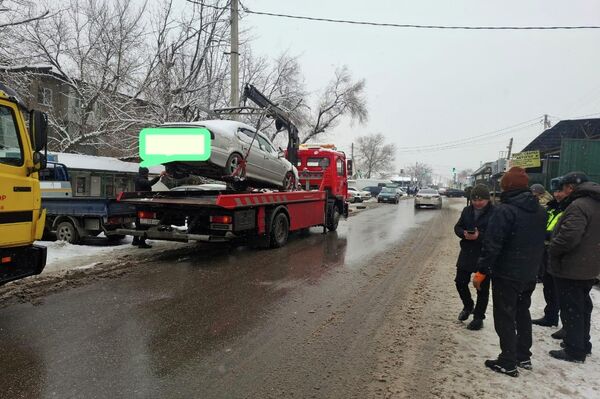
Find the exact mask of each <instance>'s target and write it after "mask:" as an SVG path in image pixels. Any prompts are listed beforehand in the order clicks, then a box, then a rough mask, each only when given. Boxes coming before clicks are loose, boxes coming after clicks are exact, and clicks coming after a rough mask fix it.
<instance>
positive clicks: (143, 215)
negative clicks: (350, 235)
mask: <svg viewBox="0 0 600 399" xmlns="http://www.w3.org/2000/svg"><path fill="white" fill-rule="evenodd" d="M137 215H138V218H139V219H156V212H150V211H138V213H137Z"/></svg>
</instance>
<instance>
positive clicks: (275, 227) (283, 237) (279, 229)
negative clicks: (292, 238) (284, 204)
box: [271, 212, 290, 248]
mask: <svg viewBox="0 0 600 399" xmlns="http://www.w3.org/2000/svg"><path fill="white" fill-rule="evenodd" d="M289 234H290V222H289V220H288V218H287V216H286V215H285V213H283V212H279V213H278V214H277V215H275V217H274V218H273V223H272V224H271V248H281V247H283V246H284V245H285V244H286V243H287V240H288V236H289Z"/></svg>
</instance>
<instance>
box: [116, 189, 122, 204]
mask: <svg viewBox="0 0 600 399" xmlns="http://www.w3.org/2000/svg"><path fill="white" fill-rule="evenodd" d="M121 198H123V191H121V192H120V193H119V194H117V202H119V201H121Z"/></svg>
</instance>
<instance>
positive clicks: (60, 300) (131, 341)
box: [0, 200, 440, 398]
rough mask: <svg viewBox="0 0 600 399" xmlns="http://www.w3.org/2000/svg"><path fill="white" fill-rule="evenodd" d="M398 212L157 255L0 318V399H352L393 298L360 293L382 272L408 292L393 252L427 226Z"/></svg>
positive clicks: (372, 287) (396, 208)
mask: <svg viewBox="0 0 600 399" xmlns="http://www.w3.org/2000/svg"><path fill="white" fill-rule="evenodd" d="M412 204H413V202H412V200H405V201H402V202H400V204H399V205H391V204H390V205H381V206H378V207H376V208H374V209H371V210H368V211H365V212H362V213H360V214H358V215H356V216H354V217H351V218H349V219H348V220H347V221H344V222H341V223H340V227H339V229H338V232H336V233H329V234H327V235H322V234H321V230H320V229H312V230H311V234H310V235H308V236H304V237H302V236H293V237H291V238H290V242H289V243H288V245H287V246H286V247H284V248H281V249H277V250H270V251H264V250H253V249H249V248H243V247H242V248H230V247H209V248H207V247H205V246H199V247H198V248H197V250H196V251H195V252H190V251H187V252H181V251H173V253H169V252H165V253H163V254H162V255H161V257H160V259H158V260H157V261H156V262H152V263H146V264H144V265H140V266H138V267H136V269H135V271H134V272H133V273H130V274H127V275H124V276H120V277H118V278H114V279H104V280H100V281H96V282H91V283H90V284H87V285H85V286H82V287H77V288H74V289H70V290H66V291H63V292H59V293H55V294H51V295H48V296H46V297H45V298H44V299H43V302H42V304H41V305H38V306H33V305H31V304H20V305H13V306H9V307H6V308H3V309H0V370H1V371H2V372H1V373H0V397H3V398H246V397H248V398H265V397H274V398H275V397H323V398H325V397H326V398H334V397H339V398H347V397H364V396H363V394H364V393H363V388H364V386H365V384H367V383H368V382H369V380H370V379H372V376H370V375H369V370H370V369H372V368H373V362H374V358H373V356H372V353H373V352H372V346H373V342H372V339H371V338H372V336H373V334H374V333H375V332H376V331H377V328H378V326H379V325H380V324H381V321H382V318H383V317H385V307H384V306H383V305H381V306H380V302H381V301H382V299H381V295H380V294H381V292H379V290H381V291H390V292H393V291H394V290H397V289H401V286H399V287H400V288H398V287H393V286H391V284H392V282H388V283H387V284H388V285H387V286H382V285H381V284H382V283H378V284H370V283H369V281H371V280H372V279H373V278H374V277H375V276H377V275H378V273H380V269H381V268H383V267H388V268H389V267H390V262H393V265H392V266H393V267H394V269H395V270H397V272H395V273H396V274H395V276H396V277H395V280H394V281H401V280H402V279H409V278H410V275H411V273H412V272H411V270H412V269H411V268H414V267H416V266H415V265H411V264H410V262H403V261H402V256H399V255H396V251H397V248H398V247H399V246H401V245H402V243H403V242H404V241H405V240H406V239H407V238H408V237H410V236H411V235H412V236H415V235H417V234H419V231H421V230H423V229H432V226H434V225H435V223H436V220H437V219H439V218H440V211H436V210H422V211H415V210H414V209H413V206H412ZM420 234H424V233H420ZM423 237H425V236H423ZM423 245H425V244H423ZM420 250H426V248H422V249H420ZM386 265H387V266H386ZM383 299H384V300H385V295H384V297H383Z"/></svg>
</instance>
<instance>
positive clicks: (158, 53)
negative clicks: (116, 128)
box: [139, 0, 229, 123]
mask: <svg viewBox="0 0 600 399" xmlns="http://www.w3.org/2000/svg"><path fill="white" fill-rule="evenodd" d="M205 3H207V4H205ZM226 5H227V2H226V1H225V0H223V1H221V0H218V1H214V2H212V3H211V4H208V2H200V1H194V2H188V3H187V7H186V8H185V11H184V12H183V13H182V15H175V9H174V7H173V1H172V0H171V1H169V2H166V3H164V4H163V7H162V8H161V10H160V12H159V13H158V16H157V18H156V21H155V23H154V28H155V31H156V33H155V36H154V41H153V43H152V44H151V45H150V46H149V48H148V53H149V54H151V57H150V58H149V59H148V60H147V65H148V67H147V70H146V75H145V76H144V77H143V78H142V80H141V84H139V87H140V92H141V93H144V97H145V98H147V99H149V105H150V107H149V111H150V112H149V113H148V117H150V118H152V119H151V120H152V121H154V122H155V123H161V122H165V121H172V120H175V119H177V120H185V121H192V120H198V119H202V118H204V117H206V116H207V115H210V110H211V109H213V108H218V107H222V106H224V105H226V100H227V95H226V93H227V86H226V81H227V80H228V76H229V73H228V56H227V54H225V50H226V46H227V45H228V42H229V37H228V34H229V30H228V29H229V19H228V13H227V11H226V10H227V7H225V6H226ZM150 99H152V100H150Z"/></svg>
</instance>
